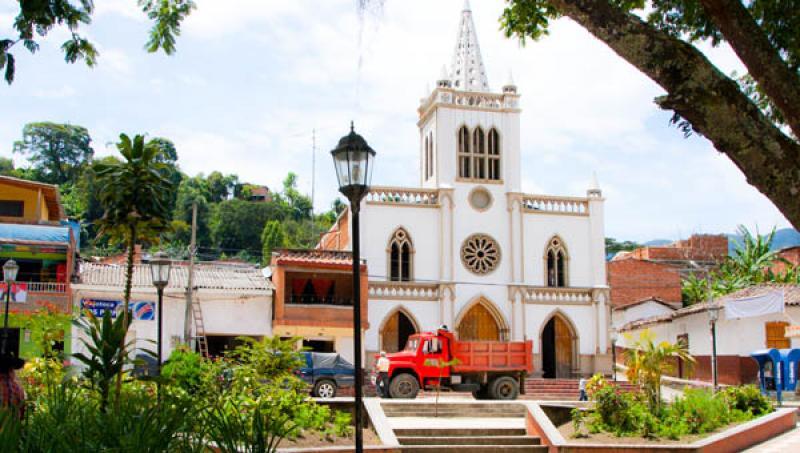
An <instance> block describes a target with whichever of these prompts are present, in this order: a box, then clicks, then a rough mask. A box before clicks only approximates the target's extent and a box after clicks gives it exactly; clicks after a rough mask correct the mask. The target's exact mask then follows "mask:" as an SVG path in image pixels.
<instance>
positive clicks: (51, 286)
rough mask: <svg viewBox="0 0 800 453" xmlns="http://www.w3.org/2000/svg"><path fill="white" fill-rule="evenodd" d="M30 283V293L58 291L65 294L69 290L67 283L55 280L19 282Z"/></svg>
mask: <svg viewBox="0 0 800 453" xmlns="http://www.w3.org/2000/svg"><path fill="white" fill-rule="evenodd" d="M19 283H25V284H26V285H28V292H29V293H58V294H63V293H66V292H67V284H66V283H54V282H19Z"/></svg>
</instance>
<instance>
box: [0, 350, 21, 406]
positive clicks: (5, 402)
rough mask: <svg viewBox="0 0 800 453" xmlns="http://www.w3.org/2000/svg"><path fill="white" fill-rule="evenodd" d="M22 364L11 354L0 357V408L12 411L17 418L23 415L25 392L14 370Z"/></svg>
mask: <svg viewBox="0 0 800 453" xmlns="http://www.w3.org/2000/svg"><path fill="white" fill-rule="evenodd" d="M24 364H25V361H24V360H22V359H20V358H17V357H15V356H13V355H11V354H3V355H0V408H11V409H13V410H14V411H16V413H17V415H18V416H19V418H22V417H23V416H24V415H25V390H24V389H23V388H22V384H20V383H19V380H17V376H16V374H15V373H14V370H18V369H20V368H22V366H23V365H24Z"/></svg>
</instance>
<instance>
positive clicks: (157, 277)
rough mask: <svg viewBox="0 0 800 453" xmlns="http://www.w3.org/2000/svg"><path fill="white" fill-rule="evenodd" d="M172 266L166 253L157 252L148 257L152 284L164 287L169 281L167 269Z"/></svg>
mask: <svg viewBox="0 0 800 453" xmlns="http://www.w3.org/2000/svg"><path fill="white" fill-rule="evenodd" d="M171 268H172V260H170V259H169V257H168V256H167V254H166V253H164V252H158V253H156V254H155V255H153V258H152V259H150V275H151V276H152V277H153V286H155V287H156V288H159V289H164V288H165V287H166V286H167V284H168V283H169V271H170V269H171Z"/></svg>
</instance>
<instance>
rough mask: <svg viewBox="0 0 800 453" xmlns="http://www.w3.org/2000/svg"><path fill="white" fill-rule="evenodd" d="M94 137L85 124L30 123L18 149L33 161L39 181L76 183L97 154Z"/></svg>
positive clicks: (29, 160) (17, 151)
mask: <svg viewBox="0 0 800 453" xmlns="http://www.w3.org/2000/svg"><path fill="white" fill-rule="evenodd" d="M91 142H92V138H91V137H90V136H89V131H88V130H87V129H86V128H85V127H82V126H73V125H71V124H58V123H50V122H40V123H28V124H26V125H25V127H24V128H23V129H22V140H18V141H16V142H14V152H15V153H19V154H22V155H23V156H25V157H26V158H27V159H28V162H30V164H31V167H32V170H33V172H34V175H35V177H36V180H38V181H42V182H46V183H48V184H64V183H70V182H71V183H74V182H76V181H77V180H78V175H79V174H80V172H81V170H82V169H83V168H84V167H85V166H86V165H88V164H89V162H91V159H92V156H94V150H93V149H92V145H91Z"/></svg>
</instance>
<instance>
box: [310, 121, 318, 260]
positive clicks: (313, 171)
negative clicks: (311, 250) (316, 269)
mask: <svg viewBox="0 0 800 453" xmlns="http://www.w3.org/2000/svg"><path fill="white" fill-rule="evenodd" d="M316 166H317V130H316V129H311V234H312V237H314V236H316V234H317V233H316V231H315V229H314V226H315V223H316V222H314V188H315V186H316V176H317V171H316ZM311 246H312V247H313V246H314V244H311Z"/></svg>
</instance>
